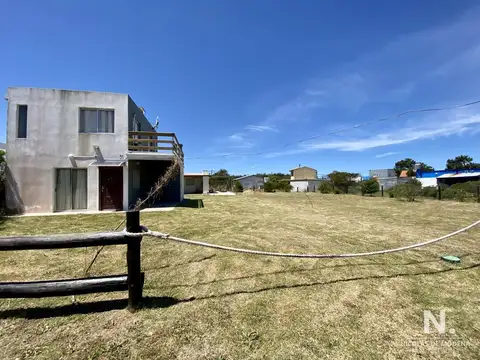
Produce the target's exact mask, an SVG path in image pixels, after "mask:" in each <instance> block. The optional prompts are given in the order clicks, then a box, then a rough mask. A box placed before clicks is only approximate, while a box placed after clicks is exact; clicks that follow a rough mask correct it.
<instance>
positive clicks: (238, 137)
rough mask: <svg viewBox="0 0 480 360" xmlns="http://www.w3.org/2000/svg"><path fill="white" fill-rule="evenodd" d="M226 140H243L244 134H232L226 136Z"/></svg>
mask: <svg viewBox="0 0 480 360" xmlns="http://www.w3.org/2000/svg"><path fill="white" fill-rule="evenodd" d="M228 140H230V141H233V142H240V141H243V140H244V135H243V134H242V133H236V134H232V135H230V136H229V137H228Z"/></svg>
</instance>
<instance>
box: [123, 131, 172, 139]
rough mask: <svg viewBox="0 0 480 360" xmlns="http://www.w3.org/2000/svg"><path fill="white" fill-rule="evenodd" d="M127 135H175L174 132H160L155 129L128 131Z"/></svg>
mask: <svg viewBox="0 0 480 360" xmlns="http://www.w3.org/2000/svg"><path fill="white" fill-rule="evenodd" d="M128 135H129V136H131V135H141V136H157V137H158V136H164V137H175V138H176V136H175V133H161V132H155V131H129V132H128Z"/></svg>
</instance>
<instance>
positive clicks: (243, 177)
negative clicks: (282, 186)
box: [235, 175, 266, 180]
mask: <svg viewBox="0 0 480 360" xmlns="http://www.w3.org/2000/svg"><path fill="white" fill-rule="evenodd" d="M248 177H258V178H262V179H263V178H265V177H266V176H260V175H245V176H240V177H238V178H235V180H241V179H246V178H248Z"/></svg>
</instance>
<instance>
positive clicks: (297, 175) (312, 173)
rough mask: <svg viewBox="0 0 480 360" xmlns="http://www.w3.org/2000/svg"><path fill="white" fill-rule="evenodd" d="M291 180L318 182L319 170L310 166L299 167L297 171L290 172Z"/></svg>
mask: <svg viewBox="0 0 480 360" xmlns="http://www.w3.org/2000/svg"><path fill="white" fill-rule="evenodd" d="M290 179H291V180H316V179H318V177H317V170H315V169H313V168H311V167H308V166H299V167H297V168H295V169H292V170H290Z"/></svg>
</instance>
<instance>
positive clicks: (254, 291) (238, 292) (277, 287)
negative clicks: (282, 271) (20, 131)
mask: <svg viewBox="0 0 480 360" xmlns="http://www.w3.org/2000/svg"><path fill="white" fill-rule="evenodd" d="M478 267H480V263H478V264H473V265H470V266H465V267H459V268H448V269H442V270H434V271H423V272H413V273H397V274H390V275H369V276H358V277H351V278H343V279H335V280H327V281H315V282H309V283H299V284H290V285H289V284H279V285H275V286H270V287H264V288H259V289H252V290H235V291H232V292H227V293H223V294H213V295H207V296H200V297H191V298H187V299H182V300H178V301H177V303H182V302H191V301H194V300H209V299H221V298H224V297H228V296H234V295H245V294H258V293H263V292H267V291H271V290H285V289H295V288H303V287H311V286H319V285H330V284H337V283H343V282H351V281H361V280H375V279H394V278H401V277H413V276H422V275H436V274H442V273H448V272H456V271H465V270H470V269H475V268H478Z"/></svg>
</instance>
